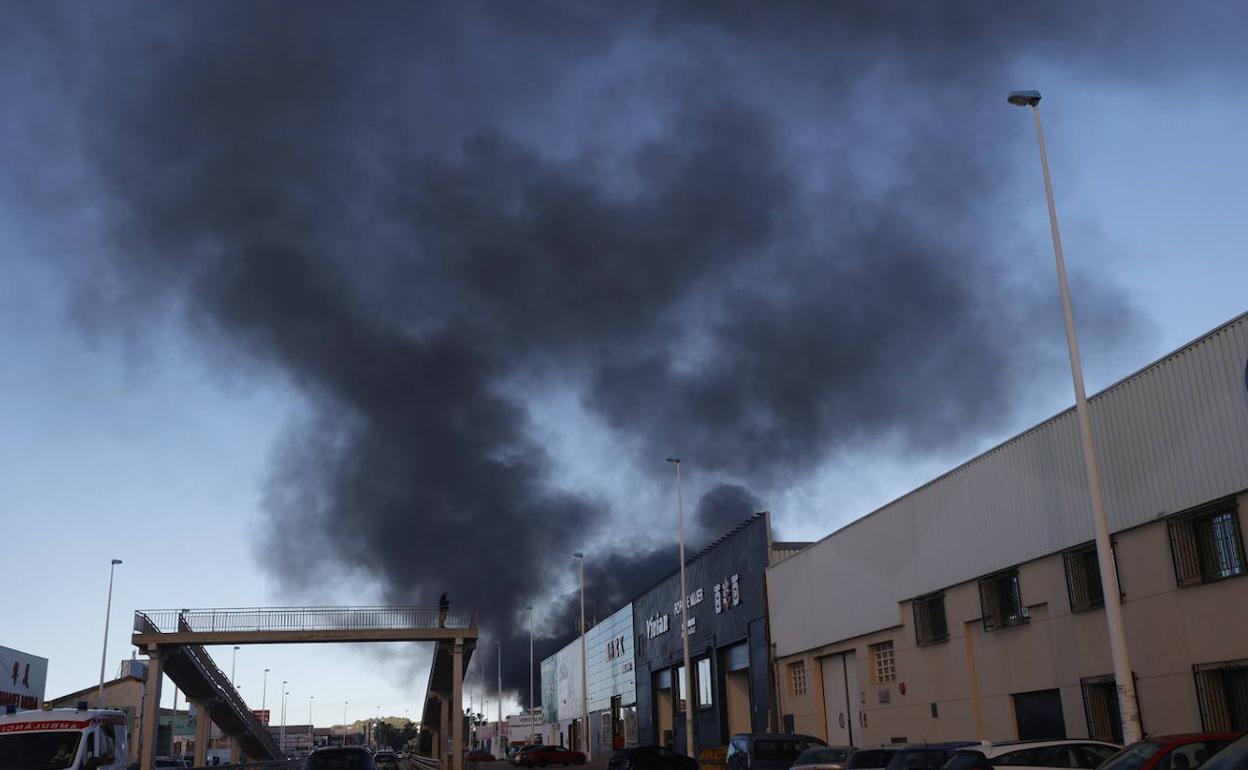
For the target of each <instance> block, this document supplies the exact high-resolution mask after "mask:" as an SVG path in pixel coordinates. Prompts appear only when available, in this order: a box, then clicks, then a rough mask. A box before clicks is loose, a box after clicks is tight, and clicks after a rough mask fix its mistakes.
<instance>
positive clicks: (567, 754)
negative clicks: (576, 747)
mask: <svg viewBox="0 0 1248 770" xmlns="http://www.w3.org/2000/svg"><path fill="white" fill-rule="evenodd" d="M517 760H518V761H517V764H518V765H520V766H521V767H545V766H547V765H583V764H585V755H584V754H583V753H581V752H579V751H573V750H571V749H566V748H564V747H563V746H549V745H547V746H530V747H529V748H528V749H526V750H525V751H524V752H523V753H521V754H520V755H519V756H518V757H517Z"/></svg>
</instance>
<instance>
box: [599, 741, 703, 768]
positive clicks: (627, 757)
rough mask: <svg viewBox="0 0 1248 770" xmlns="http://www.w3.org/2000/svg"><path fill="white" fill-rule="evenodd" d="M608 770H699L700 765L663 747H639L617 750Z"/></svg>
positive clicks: (690, 758) (608, 763)
mask: <svg viewBox="0 0 1248 770" xmlns="http://www.w3.org/2000/svg"><path fill="white" fill-rule="evenodd" d="M607 770H698V763H697V760H695V759H694V758H693V757H686V756H685V755H684V754H678V753H676V752H675V751H672V750H671V749H668V748H664V747H663V746H638V747H636V748H633V749H616V752H615V753H614V754H612V755H611V759H610V760H609V761H608V762H607Z"/></svg>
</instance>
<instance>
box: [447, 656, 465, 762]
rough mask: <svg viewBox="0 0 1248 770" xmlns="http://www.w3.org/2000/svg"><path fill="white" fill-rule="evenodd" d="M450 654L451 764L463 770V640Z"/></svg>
mask: <svg viewBox="0 0 1248 770" xmlns="http://www.w3.org/2000/svg"><path fill="white" fill-rule="evenodd" d="M454 649H455V651H454V652H453V653H452V654H451V764H450V770H464V640H463V639H456V640H455V648H454Z"/></svg>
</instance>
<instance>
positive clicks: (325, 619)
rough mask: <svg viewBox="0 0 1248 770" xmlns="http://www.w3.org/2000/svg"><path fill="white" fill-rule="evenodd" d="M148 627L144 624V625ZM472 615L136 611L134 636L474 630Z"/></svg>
mask: <svg viewBox="0 0 1248 770" xmlns="http://www.w3.org/2000/svg"><path fill="white" fill-rule="evenodd" d="M144 621H146V622H144ZM476 626H477V613H476V610H450V611H447V612H446V613H445V614H443V612H442V611H441V610H439V609H438V608H437V607H251V608H230V609H183V610H138V611H136V612H135V613H134V630H135V632H145V631H148V630H149V628H155V629H156V630H157V631H158V632H160V633H174V632H177V631H200V632H205V631H208V632H211V631H340V630H341V631H348V630H349V631H404V630H419V629H426V628H476Z"/></svg>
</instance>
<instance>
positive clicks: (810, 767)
mask: <svg viewBox="0 0 1248 770" xmlns="http://www.w3.org/2000/svg"><path fill="white" fill-rule="evenodd" d="M853 755H854V747H853V746H811V747H810V748H809V749H806V750H805V751H803V752H802V753H801V754H799V755H798V756H797V759H795V760H793V770H799V769H800V770H846V768H848V766H849V760H850V758H851V757H852V756H853Z"/></svg>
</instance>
